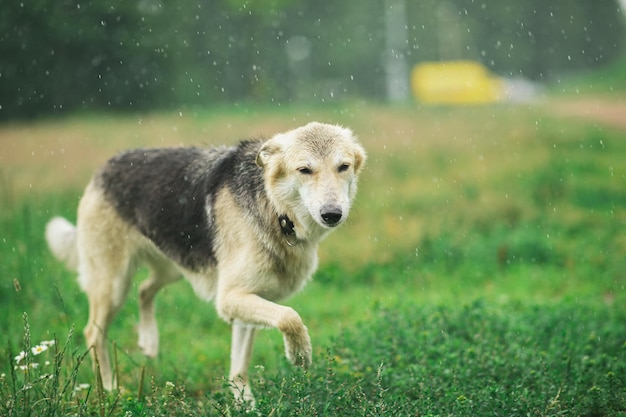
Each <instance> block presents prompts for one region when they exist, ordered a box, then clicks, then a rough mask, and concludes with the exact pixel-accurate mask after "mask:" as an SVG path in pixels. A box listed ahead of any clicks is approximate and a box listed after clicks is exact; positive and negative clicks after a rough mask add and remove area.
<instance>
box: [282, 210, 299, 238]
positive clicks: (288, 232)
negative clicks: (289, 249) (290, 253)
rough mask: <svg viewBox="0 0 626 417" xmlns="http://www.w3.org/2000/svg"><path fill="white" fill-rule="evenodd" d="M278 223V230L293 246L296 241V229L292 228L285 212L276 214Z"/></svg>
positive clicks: (291, 223)
mask: <svg viewBox="0 0 626 417" xmlns="http://www.w3.org/2000/svg"><path fill="white" fill-rule="evenodd" d="M278 224H279V226H280V231H281V232H282V234H283V236H285V240H286V241H287V244H288V245H289V246H295V245H296V243H298V239H297V238H296V231H295V230H294V225H293V222H292V221H291V219H290V218H289V217H287V215H286V214H281V215H280V216H278Z"/></svg>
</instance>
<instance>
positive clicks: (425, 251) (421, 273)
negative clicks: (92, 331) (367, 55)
mask: <svg viewBox="0 0 626 417" xmlns="http://www.w3.org/2000/svg"><path fill="white" fill-rule="evenodd" d="M304 119H321V120H331V121H335V122H339V123H343V124H345V125H348V126H350V127H352V128H353V129H354V130H356V131H357V133H358V134H359V136H360V137H361V139H362V141H363V143H364V145H365V147H366V149H368V151H369V156H370V158H369V162H368V167H367V170H366V172H365V174H364V176H363V178H362V182H361V187H360V191H359V195H358V201H357V202H356V205H355V210H354V212H353V214H352V218H351V219H350V221H349V222H348V224H346V225H345V226H343V227H342V230H340V231H337V232H336V233H335V234H334V235H332V236H331V237H329V238H328V239H327V241H325V242H323V244H322V247H321V250H320V256H321V267H320V269H319V271H318V273H317V274H316V276H315V280H314V282H313V283H311V284H310V285H309V286H308V287H307V288H306V289H305V290H304V291H303V292H302V293H301V294H298V295H297V296H296V297H294V298H293V299H291V300H289V301H288V304H289V305H291V306H293V307H294V308H296V310H297V311H299V312H300V314H301V315H302V317H303V319H304V321H305V323H306V324H307V326H308V328H309V331H310V333H311V337H312V340H313V345H314V365H313V366H312V368H311V369H309V370H308V371H306V372H304V371H302V370H299V369H294V368H293V367H291V366H290V365H289V364H288V363H287V361H286V359H285V358H284V357H283V346H282V337H281V335H280V334H279V333H278V332H277V331H276V330H267V331H263V332H261V333H260V335H259V337H258V340H257V343H256V347H255V353H254V356H253V359H252V363H253V365H252V369H251V373H252V379H253V388H254V390H255V394H256V397H257V405H258V412H259V414H260V415H273V416H287V415H302V416H311V415H328V416H330V415H332V416H335V415H336V416H348V415H377V416H378V415H393V416H414V415H423V416H484V415H519V416H522V415H523V416H526V415H532V416H535V415H536V416H574V415H576V416H588V417H591V416H626V310H625V309H624V307H623V306H624V305H626V288H625V286H626V256H624V254H625V253H626V235H625V234H624V232H623V231H624V230H626V194H625V191H624V190H625V189H624V184H625V183H626V166H625V165H624V164H623V161H624V160H625V158H626V142H624V140H623V132H620V131H615V130H610V129H606V128H603V127H598V126H597V125H593V124H591V123H585V122H584V121H578V122H572V121H571V120H570V121H567V122H564V121H561V120H559V119H556V118H553V117H551V116H550V115H549V114H544V113H542V111H541V110H538V109H534V108H524V107H501V106H495V107H489V106H487V107H475V108H458V109H457V108H438V109H420V110H417V109H415V108H412V107H399V108H386V107H381V106H374V105H365V104H359V103H353V104H352V105H350V106H349V107H346V108H339V107H335V108H330V109H324V110H319V109H318V110H315V109H305V110H290V111H282V112H280V111H279V112H276V111H274V112H272V111H267V110H262V109H257V110H254V109H252V110H250V111H247V112H245V117H244V116H242V114H241V113H239V114H228V112H224V114H221V113H219V114H216V115H215V114H214V115H208V114H196V115H195V116H193V117H192V118H191V119H189V120H187V119H185V120H182V121H181V122H180V123H181V126H182V127H181V129H183V130H185V131H186V132H189V134H191V132H193V131H194V128H195V129H197V130H198V131H202V132H207V131H213V130H216V129H218V127H219V126H223V125H225V124H226V123H228V120H236V121H237V122H238V123H240V124H242V126H239V127H238V129H242V130H243V129H244V127H246V128H247V129H248V130H249V131H255V124H256V123H265V124H266V125H267V126H270V125H271V126H274V125H276V126H285V125H289V124H290V123H295V122H297V123H300V122H301V120H304ZM144 120H145V119H144ZM171 122H172V118H170V117H168V116H167V115H164V116H160V117H159V118H152V119H150V120H149V123H148V122H145V123H146V124H151V125H152V128H151V131H166V130H167V128H168V126H169V125H168V124H169V123H171ZM77 123H79V125H77ZM99 125H105V126H106V129H109V130H110V134H111V135H112V136H116V135H117V136H122V135H127V136H129V137H130V136H133V132H134V131H133V130H132V129H133V127H132V125H133V123H132V121H130V120H128V118H124V119H121V120H120V127H117V128H116V127H115V123H114V122H112V121H111V120H109V119H108V118H107V119H106V120H105V121H103V120H101V119H99V118H98V117H95V116H94V117H93V118H92V119H89V120H81V121H76V120H66V121H62V122H58V123H57V124H56V125H55V126H54V127H53V128H51V129H39V128H38V127H37V126H35V127H30V128H29V129H30V130H29V131H30V132H31V133H32V132H35V133H36V134H41V135H43V136H42V138H41V140H42V141H45V140H50V139H49V138H48V137H47V136H45V131H47V130H53V131H54V132H55V133H54V135H55V137H56V135H59V132H63V131H64V130H67V131H72V132H76V131H79V132H80V131H81V129H82V130H84V131H89V132H92V131H96V130H97V128H98V126H99ZM243 125H245V126H243ZM77 126H78V127H77ZM18 128H19V127H18ZM13 129H15V127H13ZM24 129H26V128H24ZM116 129H117V130H118V132H117V133H116ZM0 135H2V133H0ZM86 136H91V135H90V134H87V135H86ZM201 136H202V135H201V134H198V136H193V137H191V138H190V140H189V143H197V142H201V141H203V140H204V139H203V138H201ZM133 137H134V139H133V140H134V141H135V142H133V144H135V143H136V144H137V145H138V146H146V145H151V144H154V143H155V142H156V143H157V144H158V143H159V142H160V139H161V138H156V139H155V142H148V141H147V140H146V139H145V138H143V137H142V136H141V131H139V133H138V134H137V136H133ZM86 140H87V141H88V140H89V139H86ZM98 143H99V144H100V145H99V146H104V145H102V144H103V142H100V140H99V139H98ZM0 145H2V143H0ZM5 145H6V143H5ZM84 145H86V144H82V146H84ZM119 146H120V144H119V142H114V144H111V145H110V147H113V148H117V147H119ZM67 151H68V152H70V151H71V149H67ZM111 151H113V149H112V150H111ZM44 162H45V161H44ZM47 163H48V164H50V163H52V162H47ZM36 168H37V169H38V170H39V169H42V170H43V169H45V168H46V167H45V166H42V163H41V162H40V161H39V162H37V165H36ZM28 169H29V167H28V165H24V164H22V165H21V169H20V170H16V171H11V170H10V169H8V168H6V165H5V168H4V169H2V168H0V170H1V171H0V172H1V173H2V174H3V176H2V177H3V178H4V181H3V183H2V184H3V185H2V186H0V198H1V199H2V210H0V259H1V261H2V262H0V276H1V277H2V280H0V306H1V308H2V310H1V311H2V314H0V328H1V329H2V337H0V342H1V343H0V373H2V376H1V377H0V415H3V416H4V415H7V416H40V415H98V416H108V415H113V416H124V415H133V416H152V415H175V416H183V415H185V416H187V415H189V416H196V415H198V416H199V415H239V414H244V411H242V410H239V409H237V408H236V407H235V406H234V404H233V402H232V400H231V395H230V392H229V389H228V381H226V380H225V379H224V376H223V375H224V374H225V373H226V370H227V367H228V352H229V327H228V326H227V324H226V323H224V322H222V321H221V320H220V319H219V318H218V317H217V315H216V314H215V312H214V309H213V306H212V305H210V304H205V303H203V302H201V301H200V300H198V299H196V297H195V296H194V294H193V292H192V290H191V288H190V287H189V285H187V284H185V283H179V284H174V285H172V286H170V287H167V288H165V289H164V290H163V292H162V293H161V294H160V295H159V297H158V301H157V303H158V305H157V309H158V312H157V313H158V317H159V319H160V333H161V353H160V354H159V357H158V358H157V359H156V360H147V359H145V358H143V357H142V355H141V354H140V352H139V350H138V348H137V347H136V334H135V332H134V325H135V323H136V318H137V295H136V291H131V295H130V297H129V302H128V303H127V305H126V306H125V307H124V309H123V310H122V311H121V313H120V315H119V317H118V319H117V320H116V321H115V322H114V325H113V326H112V329H111V332H110V342H111V344H110V346H111V349H112V350H113V351H114V352H115V356H116V358H117V372H118V373H119V377H120V383H121V386H123V390H121V391H119V392H118V391H116V392H113V393H110V394H107V393H104V392H101V390H100V389H99V386H98V384H97V381H96V380H95V379H94V376H93V372H92V371H91V365H90V360H89V358H88V357H85V348H84V340H83V336H82V334H81V331H80V330H81V329H82V327H83V326H84V324H85V319H86V308H87V303H86V300H85V297H84V295H83V294H82V293H81V292H80V290H79V288H78V285H77V284H76V282H75V277H74V276H73V274H71V273H69V272H67V271H65V270H64V269H63V267H62V265H60V264H59V263H58V262H56V261H55V260H54V259H53V258H52V257H51V255H50V254H49V253H48V251H47V248H46V247H45V242H44V240H43V229H44V226H45V223H46V221H47V220H48V219H49V218H50V217H51V216H52V215H57V214H62V215H65V216H67V217H68V218H71V219H74V218H75V209H76V204H77V201H78V198H79V196H80V192H81V191H80V188H79V187H78V186H72V187H61V186H60V187H46V188H44V187H41V188H37V187H36V184H35V187H34V188H33V189H30V188H24V187H21V186H20V185H19V184H22V183H28V182H32V179H27V180H24V179H23V178H22V177H19V178H18V177H17V175H22V174H21V173H26V172H27V171H28ZM47 169H49V171H48V172H50V173H51V174H50V175H52V176H53V175H54V167H53V166H52V167H50V166H49V167H47ZM38 172H39V171H38ZM50 181H56V183H58V184H64V183H65V184H67V183H66V182H65V181H64V179H63V178H62V177H61V178H60V179H57V180H55V179H54V178H46V184H48V183H49V182H50ZM72 181H77V179H76V178H72V179H71V181H70V183H72ZM85 181H86V179H85ZM79 182H80V181H79ZM143 276H145V271H144V270H140V271H139V272H138V279H137V281H136V283H138V282H139V281H140V279H141V278H142V277H143ZM159 313H160V314H159ZM52 339H56V344H55V345H54V346H53V347H51V348H50V349H48V351H46V352H43V353H42V354H41V355H38V356H33V355H30V356H27V358H28V359H25V360H28V361H31V363H35V362H36V363H38V364H39V366H38V367H37V368H34V369H30V370H29V371H28V372H24V371H23V370H21V369H19V367H18V368H17V369H16V365H17V363H16V360H15V356H17V355H18V354H19V353H20V352H21V351H29V349H30V347H32V346H36V345H38V344H39V343H41V342H42V341H44V340H52ZM46 360H47V361H49V362H50V363H49V364H46ZM20 364H21V365H24V364H26V363H25V362H21V363H20ZM80 384H89V387H88V388H83V387H82V386H81V385H80ZM77 388H78V389H77Z"/></svg>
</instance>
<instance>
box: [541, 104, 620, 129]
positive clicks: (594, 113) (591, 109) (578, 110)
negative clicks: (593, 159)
mask: <svg viewBox="0 0 626 417" xmlns="http://www.w3.org/2000/svg"><path fill="white" fill-rule="evenodd" d="M549 106H550V107H552V108H553V109H554V111H555V113H556V114H558V115H561V116H567V117H583V118H587V119H591V120H595V121H597V122H600V123H603V124H607V125H609V126H613V127H617V128H620V129H623V130H626V99H623V98H620V99H607V98H584V99H579V100H576V99H574V100H568V101H559V102H555V103H550V104H549Z"/></svg>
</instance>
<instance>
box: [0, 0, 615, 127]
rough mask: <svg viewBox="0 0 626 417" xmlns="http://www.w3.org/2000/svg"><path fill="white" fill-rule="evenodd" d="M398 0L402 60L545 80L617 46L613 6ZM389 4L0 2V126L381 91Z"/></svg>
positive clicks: (532, 0) (598, 60)
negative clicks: (467, 65)
mask: <svg viewBox="0 0 626 417" xmlns="http://www.w3.org/2000/svg"><path fill="white" fill-rule="evenodd" d="M397 1H402V0H397ZM404 1H405V4H404V6H405V10H406V30H402V31H398V33H403V34H404V35H403V36H406V41H405V43H406V45H403V47H402V48H401V49H403V53H405V54H406V62H407V63H408V64H410V65H413V64H415V63H418V62H421V61H429V60H441V59H474V60H478V61H481V62H483V63H484V64H486V65H487V66H489V67H490V68H491V69H492V70H493V71H494V72H496V73H498V74H500V75H505V76H524V77H528V78H532V79H539V80H549V79H551V78H554V77H556V76H559V75H561V74H563V73H566V72H572V71H577V70H581V69H584V68H590V67H594V66H597V65H601V64H604V63H606V62H609V61H611V60H613V59H615V58H616V57H617V56H618V55H619V54H620V53H623V51H624V50H625V45H626V42H625V40H626V37H625V36H624V35H626V33H625V26H626V21H625V19H623V17H622V15H621V14H620V13H619V12H618V10H619V7H618V3H617V0H571V1H568V2H562V1H557V0H527V1H524V2H520V1H516V0H445V1H440V0H420V1H409V0H404ZM387 5H388V3H386V2H383V1H380V0H344V1H341V2H339V1H335V0H267V1H263V2H260V1H254V0H197V1H195V2H174V1H166V0H132V1H124V0H85V1H78V0H55V1H52V0H30V1H28V2H17V1H15V0H0V8H1V9H2V13H1V14H0V120H2V119H4V120H6V119H11V118H15V117H33V116H38V115H48V114H55V113H60V112H65V111H76V110H79V109H87V110H100V109H114V110H117V109H120V110H123V109H129V108H130V109H152V108H163V107H180V106H190V105H202V106H206V105H210V104H212V103H218V102H229V101H233V100H256V101H261V102H277V101H279V102H286V101H292V100H302V99H304V100H315V101H319V100H322V99H323V100H331V99H335V98H338V97H346V96H352V97H354V96H359V97H367V98H370V99H371V98H375V99H382V98H384V97H385V95H386V91H385V90H386V85H385V68H386V67H387V61H388V56H386V55H385V49H386V45H388V43H387V42H386V39H385V37H386V36H385V33H386V30H385V19H384V17H385V15H386V13H385V12H386V7H387ZM396 41H398V40H395V41H394V42H396ZM290 42H291V43H290ZM398 42H399V43H398V45H400V44H401V43H402V41H401V40H400V41H398ZM396 43H397V42H396ZM398 48H400V47H399V46H398ZM290 54H291V55H290ZM294 54H295V55H294ZM294 57H295V61H294ZM296 61H297V62H296ZM387 68H388V67H387Z"/></svg>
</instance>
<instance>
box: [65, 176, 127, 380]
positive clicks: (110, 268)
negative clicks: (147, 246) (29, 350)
mask: <svg viewBox="0 0 626 417" xmlns="http://www.w3.org/2000/svg"><path fill="white" fill-rule="evenodd" d="M135 239H136V238H134V237H133V235H132V232H131V231H130V229H129V228H128V226H127V225H126V224H124V223H123V222H122V220H121V219H120V218H119V217H118V216H117V214H116V213H115V210H114V209H113V207H111V206H110V205H109V204H108V203H107V202H106V201H105V200H104V198H103V196H102V194H101V193H100V192H98V190H95V189H94V188H93V187H91V186H90V187H88V189H87V191H86V192H85V195H84V196H83V198H82V199H81V203H80V206H79V210H78V222H77V247H78V257H79V268H78V270H79V282H80V285H81V287H82V289H83V290H84V291H85V293H86V294H87V298H88V300H89V319H88V321H87V325H86V326H85V330H84V335H85V339H86V342H87V346H88V347H89V348H90V349H93V350H92V351H91V353H92V357H93V358H94V359H95V360H94V368H95V367H96V361H97V364H98V366H99V368H100V376H101V377H102V385H103V387H104V388H105V389H107V390H111V389H113V386H114V385H115V380H114V379H115V378H114V377H113V372H112V369H111V361H110V359H109V352H108V349H107V346H106V337H107V331H108V328H109V325H110V324H111V322H112V321H113V318H114V317H115V315H116V314H117V312H118V311H119V310H120V309H121V307H122V305H123V303H124V301H125V299H126V295H127V294H128V288H129V286H130V278H131V274H132V270H131V269H132V265H133V262H132V259H133V252H134V246H135V244H134V242H135Z"/></svg>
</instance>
